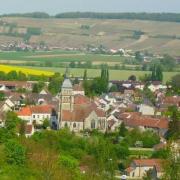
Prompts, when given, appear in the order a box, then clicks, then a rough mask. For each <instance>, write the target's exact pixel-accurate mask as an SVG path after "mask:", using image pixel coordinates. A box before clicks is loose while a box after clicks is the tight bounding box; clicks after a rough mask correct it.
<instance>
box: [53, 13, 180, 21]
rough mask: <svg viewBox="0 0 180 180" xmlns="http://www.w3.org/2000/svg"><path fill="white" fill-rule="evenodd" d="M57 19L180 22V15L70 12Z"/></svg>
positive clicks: (58, 16) (58, 15)
mask: <svg viewBox="0 0 180 180" xmlns="http://www.w3.org/2000/svg"><path fill="white" fill-rule="evenodd" d="M55 17H56V18H93V19H138V20H153V21H170V22H180V14H178V13H97V12H68V13H60V14H57V15H56V16H55Z"/></svg>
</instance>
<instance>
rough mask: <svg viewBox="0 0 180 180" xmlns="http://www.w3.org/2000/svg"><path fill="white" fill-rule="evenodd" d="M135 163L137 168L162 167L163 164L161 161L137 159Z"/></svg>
mask: <svg viewBox="0 0 180 180" xmlns="http://www.w3.org/2000/svg"><path fill="white" fill-rule="evenodd" d="M133 162H134V163H135V164H136V166H160V165H161V163H162V160H161V159H135V160H133Z"/></svg>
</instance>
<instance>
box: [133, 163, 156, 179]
mask: <svg viewBox="0 0 180 180" xmlns="http://www.w3.org/2000/svg"><path fill="white" fill-rule="evenodd" d="M149 169H153V166H143V167H137V166H136V168H135V169H134V170H133V171H131V172H130V177H143V176H144V175H145V174H146V172H147V171H148V170H149Z"/></svg>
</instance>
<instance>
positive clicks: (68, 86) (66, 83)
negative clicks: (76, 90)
mask: <svg viewBox="0 0 180 180" xmlns="http://www.w3.org/2000/svg"><path fill="white" fill-rule="evenodd" d="M72 87H73V86H72V83H71V81H70V79H65V80H64V82H63V84H62V88H72Z"/></svg>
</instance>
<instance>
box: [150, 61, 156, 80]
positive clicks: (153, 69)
mask: <svg viewBox="0 0 180 180" xmlns="http://www.w3.org/2000/svg"><path fill="white" fill-rule="evenodd" d="M151 80H152V81H156V80H157V79H156V65H155V64H154V65H153V68H152V75H151Z"/></svg>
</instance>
